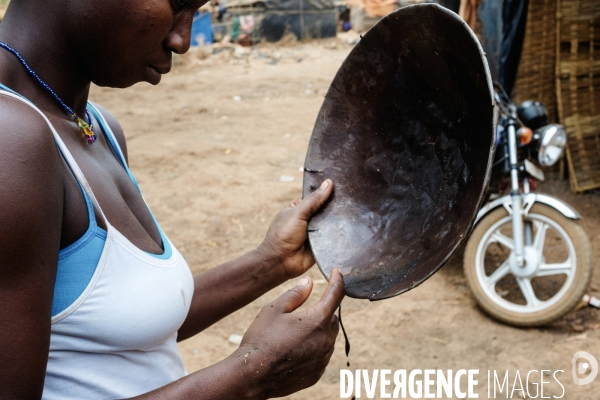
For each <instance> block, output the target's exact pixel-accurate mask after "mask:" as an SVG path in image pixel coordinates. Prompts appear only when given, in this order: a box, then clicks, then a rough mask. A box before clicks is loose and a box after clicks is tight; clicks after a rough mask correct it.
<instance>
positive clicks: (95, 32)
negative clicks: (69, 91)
mask: <svg viewBox="0 0 600 400" xmlns="http://www.w3.org/2000/svg"><path fill="white" fill-rule="evenodd" d="M206 2H207V0H189V1H187V0H102V1H98V0H70V1H68V2H67V3H68V7H66V8H67V10H66V13H63V14H62V15H61V17H60V19H61V20H62V21H61V22H62V23H63V24H64V25H63V26H67V27H69V28H67V30H68V32H66V38H67V40H68V43H69V46H70V47H69V48H72V49H74V54H72V56H73V57H76V59H77V62H78V67H79V68H80V69H81V70H82V71H84V72H85V74H86V75H87V76H86V77H87V78H89V79H90V80H91V81H92V82H94V83H95V84H97V85H100V86H110V87H128V86H131V85H133V84H135V83H137V82H142V81H145V82H149V83H151V84H157V83H158V82H159V81H160V79H161V74H165V73H167V72H169V70H170V69H171V58H172V53H173V52H174V53H178V54H183V53H185V52H186V51H188V49H189V47H190V39H191V26H192V20H193V16H194V12H195V11H196V10H197V9H198V8H199V7H200V6H202V5H203V4H205V3H206ZM63 4H65V3H63ZM63 10H64V8H63Z"/></svg>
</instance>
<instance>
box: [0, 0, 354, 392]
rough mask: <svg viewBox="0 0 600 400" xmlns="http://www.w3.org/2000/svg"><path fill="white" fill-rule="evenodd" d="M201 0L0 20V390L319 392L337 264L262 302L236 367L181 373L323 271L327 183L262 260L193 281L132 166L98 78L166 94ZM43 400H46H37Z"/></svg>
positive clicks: (74, 2)
mask: <svg viewBox="0 0 600 400" xmlns="http://www.w3.org/2000/svg"><path fill="white" fill-rule="evenodd" d="M204 2H205V0H200V1H192V0H190V1H186V0H130V1H125V2H124V1H121V0H104V1H96V0H12V1H11V3H10V6H9V8H8V11H7V13H6V16H5V18H4V20H3V21H2V23H1V24H0V84H2V86H0V188H1V190H0V304H1V307H0V321H2V322H1V323H0V397H2V398H28V399H29V398H39V397H42V396H43V397H44V398H48V399H53V398H60V399H66V398H73V399H93V398H123V397H132V396H139V398H144V399H146V398H147V399H152V398H169V399H183V398H186V399H187V398H192V397H193V398H210V399H220V398H227V399H237V398H240V399H241V398H251V399H254V398H256V399H262V398H267V397H279V396H283V395H286V394H289V393H293V392H295V391H297V390H300V389H303V388H306V387H308V386H310V385H312V384H314V383H315V382H316V381H317V380H318V379H319V377H320V376H321V375H322V373H323V372H324V369H325V366H326V365H327V363H328V361H329V359H330V357H331V354H332V352H333V346H334V343H335V338H336V336H337V333H338V321H337V319H336V317H335V315H333V313H334V311H335V309H336V308H337V307H338V305H339V304H340V302H341V300H342V297H343V280H342V277H341V274H340V273H339V271H336V272H334V273H333V274H332V276H331V278H330V285H329V287H328V288H327V290H326V292H325V294H324V296H323V298H322V300H321V301H320V302H319V303H318V304H317V305H316V306H315V307H313V308H312V309H310V310H307V311H305V312H303V313H292V312H293V311H294V310H295V309H296V308H298V307H299V306H300V305H301V304H302V303H303V302H304V301H305V300H306V299H307V297H308V296H309V294H310V292H311V290H312V282H311V280H310V279H309V278H303V279H302V280H301V281H300V282H299V284H298V286H296V287H295V288H294V289H292V290H290V291H289V292H287V293H285V294H284V295H282V296H281V297H280V298H278V299H277V300H275V301H274V302H273V303H271V304H269V305H267V306H266V307H265V308H264V309H263V310H262V311H261V312H260V313H259V315H258V317H257V318H256V320H255V322H254V323H253V324H252V325H251V326H250V328H249V329H248V331H247V332H246V334H245V336H244V338H243V340H242V344H241V345H240V347H239V349H238V350H237V351H235V352H234V353H233V354H232V355H231V356H230V357H228V358H227V359H225V360H223V361H221V362H220V363H218V364H216V365H213V366H211V367H209V368H206V369H204V370H201V371H198V372H195V373H192V374H189V375H187V376H185V371H184V370H183V364H182V361H181V357H180V356H179V354H178V353H177V348H176V341H179V340H184V339H186V338H189V337H191V336H193V335H195V334H196V333H198V332H200V331H202V330H203V329H205V328H207V327H208V326H210V325H211V324H213V323H215V322H216V321H218V320H220V319H221V318H223V317H225V316H226V315H228V314H230V313H232V312H233V311H235V310H237V309H239V308H241V307H243V306H244V305H246V304H248V303H249V302H251V301H253V300H254V299H256V298H257V297H259V296H260V295H262V294H264V293H265V292H267V291H268V290H270V289H272V288H273V287H275V286H277V285H279V284H281V283H283V282H285V281H286V280H288V279H291V278H295V277H298V276H300V275H302V274H303V273H304V272H305V271H306V270H307V269H308V268H310V267H311V266H312V265H313V264H314V259H313V256H312V253H311V251H310V249H309V248H308V246H306V245H305V241H306V229H307V221H308V220H309V219H310V217H311V216H312V214H313V213H314V212H316V211H317V210H318V209H319V207H320V206H321V205H322V204H323V203H324V202H325V201H326V200H327V198H328V197H329V195H330V194H331V191H332V183H331V182H330V181H325V182H323V185H322V186H321V188H320V189H319V190H317V191H315V193H314V194H312V195H311V196H309V197H307V198H306V199H304V200H302V201H300V200H296V201H294V202H292V203H291V204H290V205H289V206H288V207H286V208H285V209H284V210H283V211H282V212H281V213H280V214H279V215H278V216H277V217H276V219H275V221H274V222H273V224H272V225H271V227H270V228H269V231H268V233H267V236H266V238H265V240H264V241H263V243H262V244H261V245H260V246H259V247H258V248H257V249H256V250H254V251H252V252H250V253H248V254H246V255H244V256H242V257H240V258H238V259H236V260H234V261H231V262H228V263H225V264H223V265H221V266H219V267H217V268H215V269H213V270H210V271H208V272H206V273H204V274H202V275H200V276H197V277H195V278H193V279H192V277H191V275H190V272H189V269H188V268H187V265H186V264H185V261H184V260H183V258H182V257H181V255H180V254H179V252H177V250H176V249H175V248H174V247H173V246H172V244H171V243H170V242H169V241H168V239H167V238H166V237H165V236H164V234H163V233H162V231H161V230H160V228H159V226H158V225H157V223H156V221H155V220H154V217H153V216H152V214H151V212H150V211H149V209H148V208H147V206H146V204H145V202H144V200H143V198H142V196H141V194H140V192H139V189H138V187H137V183H136V182H135V179H134V178H133V176H132V175H131V173H130V171H129V169H128V167H127V148H126V143H125V138H124V135H123V132H122V130H121V127H120V126H119V124H118V123H117V121H116V120H115V119H114V118H113V117H112V116H111V115H110V114H109V113H108V112H106V111H105V110H104V109H102V108H101V107H100V106H97V105H93V104H88V101H87V100H88V93H89V88H90V83H91V82H93V83H95V84H97V85H102V86H111V87H127V86H130V85H133V84H135V83H137V82H141V81H146V82H150V83H152V84H158V83H159V81H160V79H161V74H164V73H167V72H168V71H169V69H170V68H171V56H172V53H178V54H181V53H185V52H186V51H187V50H188V48H189V45H190V30H191V23H192V18H193V14H194V11H195V10H196V9H197V8H198V7H200V6H201V5H202V4H203V3H204ZM42 393H43V394H42Z"/></svg>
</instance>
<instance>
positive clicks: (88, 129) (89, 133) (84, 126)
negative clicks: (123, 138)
mask: <svg viewBox="0 0 600 400" xmlns="http://www.w3.org/2000/svg"><path fill="white" fill-rule="evenodd" d="M0 47H2V48H4V49H6V50H8V51H9V52H11V53H12V54H14V55H15V56H16V57H17V59H18V60H19V61H20V62H21V64H23V67H25V69H26V70H27V72H28V73H29V75H31V76H33V77H34V78H35V80H36V81H38V82H39V84H40V85H42V87H43V88H44V89H46V90H47V91H48V92H50V94H51V95H52V97H54V98H55V99H56V101H57V102H58V103H59V104H60V105H61V107H62V108H63V109H64V110H65V111H66V112H67V113H69V115H70V116H71V118H73V119H74V120H75V122H76V123H77V126H78V127H79V129H81V131H82V132H83V134H84V135H85V139H86V140H87V142H88V143H90V144H92V143H94V142H95V141H96V133H95V132H94V128H93V127H92V125H91V124H92V117H91V116H90V113H89V111H88V110H87V107H86V109H85V115H86V116H87V119H88V121H89V123H87V122H85V121H84V120H83V119H81V118H79V117H78V116H77V114H75V111H73V110H72V109H71V107H69V106H68V105H66V104H65V102H64V101H62V99H61V98H60V97H58V95H57V94H56V93H55V92H54V90H52V88H51V87H50V86H48V84H47V83H46V82H44V81H43V80H42V79H41V78H40V77H39V76H38V75H37V74H36V73H35V71H34V70H32V69H31V67H30V66H29V65H28V64H27V63H26V62H25V60H24V59H23V57H21V54H19V52H18V51H16V50H15V49H13V48H12V47H10V46H9V45H7V44H6V43H4V42H1V41H0Z"/></svg>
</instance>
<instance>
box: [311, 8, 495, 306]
mask: <svg viewBox="0 0 600 400" xmlns="http://www.w3.org/2000/svg"><path fill="white" fill-rule="evenodd" d="M492 90H493V89H492V85H491V81H490V75H489V71H488V67H487V63H486V61H485V57H484V55H483V52H482V50H481V47H480V45H479V42H478V41H477V38H476V37H475V36H474V35H473V33H472V31H471V30H470V29H469V28H468V27H467V26H466V24H465V23H464V22H463V21H462V20H461V19H460V18H459V17H458V16H457V15H456V14H454V13H452V12H450V11H448V10H446V9H445V8H443V7H440V6H438V5H436V4H420V5H414V6H409V7H405V8H402V9H400V10H398V11H396V12H394V13H392V14H389V15H388V16H386V17H385V18H383V19H382V20H381V21H380V22H379V23H378V24H377V25H375V26H374V27H373V28H372V29H371V30H370V31H369V32H367V34H366V35H364V37H363V38H362V40H361V41H360V43H359V44H358V45H356V47H355V48H354V49H353V50H352V52H351V53H350V54H349V56H348V58H347V59H346V60H345V61H344V63H343V64H342V66H341V68H340V70H339V71H338V73H337V75H336V76H335V78H334V80H333V82H332V84H331V87H330V88H329V91H328V92H327V95H326V97H325V101H324V102H323V105H322V107H321V110H320V111H319V114H318V117H317V120H316V122H315V127H314V130H313V133H312V137H311V140H310V144H309V148H308V152H307V155H306V162H305V172H304V188H303V195H304V196H306V195H307V194H309V193H310V192H311V191H314V190H315V189H316V188H317V187H319V185H320V183H321V182H322V181H323V180H324V179H326V178H331V179H332V180H333V182H334V185H335V188H334V193H333V195H332V198H331V199H330V201H328V203H327V204H326V205H325V206H324V207H323V209H322V210H321V211H320V212H319V213H318V214H316V215H315V216H314V217H313V218H312V220H311V221H310V223H309V235H308V236H309V241H310V245H311V247H312V250H313V252H314V254H315V258H316V261H317V264H318V265H319V268H320V269H321V271H322V272H323V274H324V275H325V277H326V278H329V275H330V273H331V271H332V270H333V269H334V268H340V269H341V270H342V273H343V275H344V282H345V286H346V293H347V294H348V295H349V296H351V297H355V298H365V299H370V300H380V299H385V298H389V297H392V296H396V295H398V294H400V293H403V292H406V291H408V290H410V289H412V288H414V287H415V286H417V285H419V284H420V283H422V282H423V281H425V280H426V279H427V278H429V277H430V276H431V275H433V274H434V273H435V272H436V271H437V270H439V269H440V268H441V267H442V266H443V265H444V263H445V262H446V261H447V260H448V259H449V258H450V256H451V255H452V253H453V252H454V251H455V250H456V249H457V248H458V247H459V245H460V244H461V243H462V242H463V241H464V240H465V239H466V238H467V236H468V235H469V233H470V231H471V229H472V227H473V222H474V220H475V215H476V213H477V210H478V209H479V208H480V206H481V203H482V200H483V197H484V195H485V192H486V189H487V185H488V183H489V176H490V171H491V166H492V161H493V149H494V137H495V133H494V123H493V114H494V102H493V92H492Z"/></svg>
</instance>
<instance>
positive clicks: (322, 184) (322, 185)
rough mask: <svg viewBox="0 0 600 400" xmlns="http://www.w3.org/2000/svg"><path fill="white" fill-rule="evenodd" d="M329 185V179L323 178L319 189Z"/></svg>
mask: <svg viewBox="0 0 600 400" xmlns="http://www.w3.org/2000/svg"><path fill="white" fill-rule="evenodd" d="M328 187H329V180H327V179H325V180H324V181H323V183H321V189H327V188H328Z"/></svg>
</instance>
